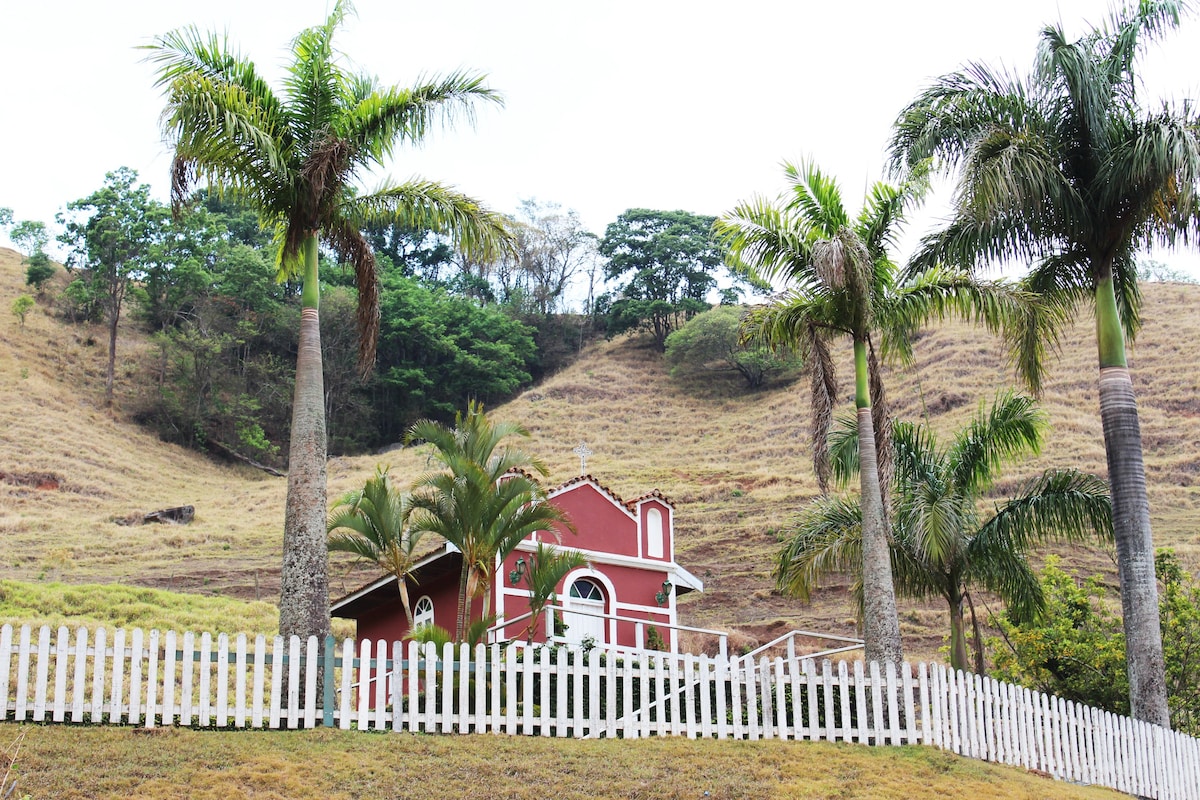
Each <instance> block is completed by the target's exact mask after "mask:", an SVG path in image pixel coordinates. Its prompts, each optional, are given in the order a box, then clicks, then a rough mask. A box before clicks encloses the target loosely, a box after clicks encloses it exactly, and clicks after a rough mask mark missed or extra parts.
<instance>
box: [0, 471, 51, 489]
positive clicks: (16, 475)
mask: <svg viewBox="0 0 1200 800" xmlns="http://www.w3.org/2000/svg"><path fill="white" fill-rule="evenodd" d="M0 482H3V483H7V484H10V485H12V486H32V487H33V488H35V489H41V490H43V491H47V492H52V491H58V489H59V488H60V487H61V486H62V478H60V477H58V476H57V475H55V474H54V473H53V472H0Z"/></svg>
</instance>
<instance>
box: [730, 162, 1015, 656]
mask: <svg viewBox="0 0 1200 800" xmlns="http://www.w3.org/2000/svg"><path fill="white" fill-rule="evenodd" d="M785 173H786V175H787V179H788V182H789V184H790V191H789V192H788V193H787V194H785V195H783V196H781V197H779V198H778V199H777V200H774V201H772V200H769V199H766V198H761V197H760V198H755V199H753V200H751V201H749V202H744V203H741V204H739V205H738V206H737V207H736V208H735V209H734V210H733V211H732V212H730V213H728V214H726V215H725V216H723V217H722V218H721V219H720V220H719V221H718V222H717V224H716V226H715V227H716V232H717V235H718V236H719V237H720V238H721V240H722V241H723V242H725V243H726V244H727V245H728V246H729V249H730V253H731V257H732V258H733V259H734V260H735V263H738V264H740V266H741V268H742V269H744V270H748V271H751V272H752V273H753V274H754V275H756V276H757V277H759V278H762V279H767V280H773V279H783V280H786V281H787V282H788V284H789V285H790V288H789V290H788V291H787V292H786V293H785V294H784V295H783V296H782V297H781V298H779V299H778V300H776V301H775V302H774V303H772V304H770V305H767V306H762V307H759V308H757V309H754V310H753V311H752V312H751V314H750V315H749V317H748V318H747V319H746V321H745V322H744V323H743V333H744V335H745V336H746V338H747V339H749V340H751V341H757V342H761V343H764V344H766V345H768V346H771V347H775V348H778V347H788V348H791V349H793V350H795V351H797V352H799V353H801V355H802V357H803V359H804V362H805V365H806V368H807V369H808V371H809V374H810V375H811V378H812V407H813V417H812V418H813V423H812V424H813V436H812V446H813V461H814V467H815V469H816V473H817V479H818V482H819V483H820V485H821V488H822V491H825V490H826V489H827V487H828V481H829V460H828V451H827V449H826V437H827V433H828V430H829V426H830V422H831V421H832V417H833V408H834V405H835V404H836V403H837V399H838V385H837V379H836V375H835V373H834V366H833V357H832V353H831V349H830V344H831V342H832V341H833V340H834V339H836V338H840V337H842V336H847V337H849V338H850V339H851V341H852V343H853V347H854V378H855V395H854V402H855V407H856V408H857V419H858V426H857V431H858V447H859V464H860V468H859V484H860V489H861V499H860V503H861V509H862V510H861V514H862V535H861V541H862V545H861V551H860V553H861V557H862V567H861V570H862V580H863V596H864V603H865V607H864V614H863V620H864V624H863V638H864V640H865V642H866V645H865V649H866V657H867V659H868V660H872V661H875V660H879V661H893V662H895V663H897V664H899V663H900V661H901V660H902V658H903V653H902V648H901V642H900V625H899V621H898V619H897V616H896V597H895V590H894V586H893V578H892V571H891V567H890V560H889V555H888V544H887V530H888V523H887V508H886V506H885V504H884V503H885V497H884V493H883V490H882V487H883V486H886V485H888V483H889V475H888V473H889V471H890V468H891V463H892V461H891V455H890V450H891V437H890V435H889V431H890V430H891V425H890V422H889V420H888V412H887V404H886V397H885V394H884V386H883V379H882V376H881V373H880V361H879V356H880V354H879V353H878V352H877V349H876V347H877V344H879V345H881V346H882V348H884V349H885V350H887V349H890V350H892V351H893V352H894V353H896V354H897V355H898V357H900V358H907V357H908V356H910V355H911V353H910V352H909V346H910V345H909V343H910V340H911V335H912V333H913V332H914V331H915V330H916V329H917V327H918V326H919V325H921V324H922V323H924V322H926V321H928V320H930V319H938V318H941V317H944V316H945V315H947V314H949V313H958V314H961V315H963V316H967V317H971V316H977V317H978V318H979V319H981V320H982V321H984V322H985V323H986V324H987V325H988V326H989V327H990V328H992V329H998V328H1000V327H1002V326H1005V325H1009V324H1011V325H1013V326H1014V328H1013V329H1014V330H1017V327H1016V326H1017V324H1018V323H1021V322H1028V321H1029V320H1030V319H1033V320H1035V321H1036V319H1037V315H1036V314H1033V315H1032V316H1031V315H1030V314H1029V313H1028V312H1027V311H1026V310H1025V305H1024V303H1023V298H1022V297H1021V296H1020V295H1018V294H1015V293H1014V292H1012V291H1011V289H1010V288H1008V287H1006V286H1003V285H999V284H983V283H977V282H974V281H971V280H970V279H969V278H967V276H965V275H963V274H960V273H956V272H949V271H943V270H939V269H930V270H927V271H925V272H922V273H920V274H917V275H913V276H910V277H909V278H908V279H907V280H904V281H900V280H899V274H898V273H899V269H898V267H897V266H896V265H895V263H894V262H893V261H892V260H891V257H890V256H889V254H888V247H889V246H890V245H891V244H892V243H893V241H894V238H895V236H896V235H897V232H898V230H899V227H900V225H901V224H902V222H903V219H904V212H905V210H906V208H907V207H908V206H909V205H910V204H911V203H913V202H914V201H915V200H917V199H918V198H919V197H920V196H921V194H922V192H923V190H924V182H923V181H921V180H919V179H917V180H914V181H912V182H910V183H908V184H906V185H905V186H903V187H899V188H898V187H894V186H889V185H887V184H884V183H877V184H875V186H874V187H872V189H871V192H870V194H869V196H868V198H867V203H866V205H865V206H864V207H863V209H862V211H861V212H860V213H859V215H858V217H857V218H851V217H850V215H849V214H848V213H847V212H846V210H845V207H844V205H843V204H842V197H841V192H840V190H839V189H838V186H837V184H836V183H835V182H834V181H833V180H832V179H830V178H828V177H827V176H826V175H824V174H823V173H822V172H821V171H820V170H819V169H818V168H817V167H816V166H815V165H812V164H808V165H804V166H801V167H797V166H795V165H791V164H788V165H787V166H786V168H785ZM1020 341H1023V342H1027V341H1030V339H1029V337H1024V338H1021V339H1020ZM1021 363H1036V361H1030V360H1029V359H1025V360H1023V361H1022V362H1021Z"/></svg>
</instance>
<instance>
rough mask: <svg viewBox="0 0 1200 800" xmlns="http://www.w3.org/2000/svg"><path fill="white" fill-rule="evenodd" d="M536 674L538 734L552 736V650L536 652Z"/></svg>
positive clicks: (537, 650)
mask: <svg viewBox="0 0 1200 800" xmlns="http://www.w3.org/2000/svg"><path fill="white" fill-rule="evenodd" d="M534 652H535V653H536V658H535V659H534V673H535V675H536V679H537V682H538V685H537V689H538V706H537V708H536V710H537V711H538V714H537V733H538V735H539V736H549V735H550V648H548V647H539V648H537V649H536V650H535V651H534Z"/></svg>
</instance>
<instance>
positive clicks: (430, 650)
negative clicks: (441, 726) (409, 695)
mask: <svg viewBox="0 0 1200 800" xmlns="http://www.w3.org/2000/svg"><path fill="white" fill-rule="evenodd" d="M422 650H423V655H424V658H425V660H424V664H425V692H424V695H425V728H424V731H425V732H426V733H433V732H434V731H436V730H437V729H438V713H437V700H438V655H437V645H436V644H434V643H433V642H426V643H425V647H424V648H422Z"/></svg>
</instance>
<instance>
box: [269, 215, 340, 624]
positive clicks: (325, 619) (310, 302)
mask: <svg viewBox="0 0 1200 800" xmlns="http://www.w3.org/2000/svg"><path fill="white" fill-rule="evenodd" d="M301 297H302V308H301V312H300V347H299V352H298V353H297V356H296V386H295V393H294V395H293V399H292V437H291V449H290V452H289V455H288V488H287V511H286V515H285V518H284V527H283V539H284V543H283V574H282V576H281V586H280V599H279V632H280V634H282V635H284V636H290V635H293V634H295V635H298V636H301V637H307V636H314V635H315V636H317V637H318V640H319V641H321V642H324V638H325V636H326V635H328V634H329V574H328V573H329V570H328V551H327V545H326V532H325V460H326V440H325V388H324V380H323V376H322V374H321V326H320V316H319V313H318V305H319V297H320V289H319V284H318V280H317V237H316V234H315V233H313V234H310V235H309V237H308V238H307V239H306V240H305V242H304V284H303V290H302V295H301Z"/></svg>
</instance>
